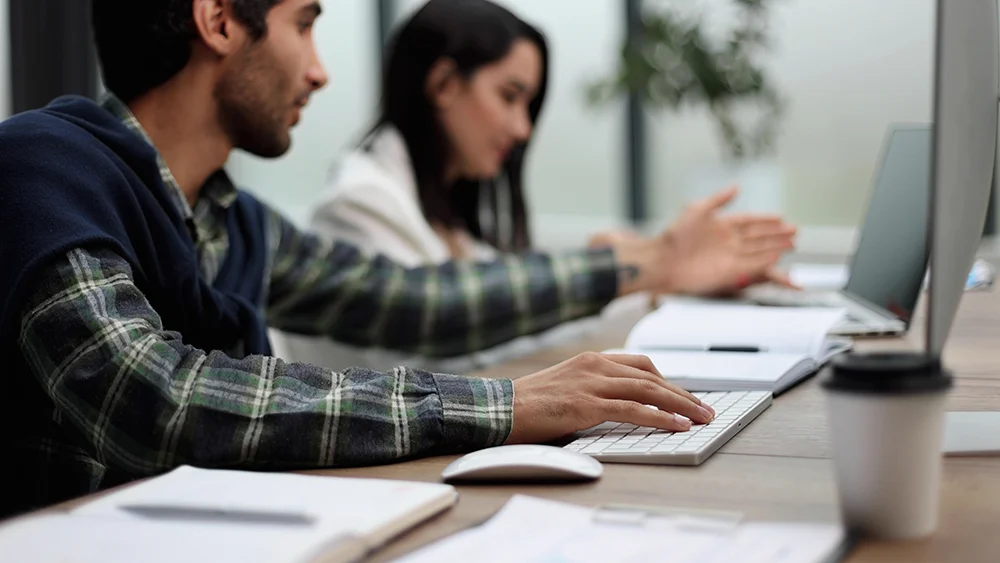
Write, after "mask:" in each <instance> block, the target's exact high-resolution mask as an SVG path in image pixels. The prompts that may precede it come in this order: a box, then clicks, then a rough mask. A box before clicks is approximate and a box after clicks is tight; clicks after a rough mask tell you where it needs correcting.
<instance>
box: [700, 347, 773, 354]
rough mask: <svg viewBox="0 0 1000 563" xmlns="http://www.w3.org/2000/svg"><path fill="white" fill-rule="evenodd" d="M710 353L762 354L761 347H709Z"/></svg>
mask: <svg viewBox="0 0 1000 563" xmlns="http://www.w3.org/2000/svg"><path fill="white" fill-rule="evenodd" d="M708 351H709V352H751V353H757V352H760V351H761V350H760V347H759V346H709V347H708Z"/></svg>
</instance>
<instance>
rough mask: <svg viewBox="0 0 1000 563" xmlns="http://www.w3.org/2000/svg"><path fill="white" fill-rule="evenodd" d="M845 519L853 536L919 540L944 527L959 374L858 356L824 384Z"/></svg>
mask: <svg viewBox="0 0 1000 563" xmlns="http://www.w3.org/2000/svg"><path fill="white" fill-rule="evenodd" d="M823 387H824V388H826V390H827V407H828V415H829V428H830V438H831V441H832V444H833V462H834V468H835V472H836V478H837V490H838V493H839V499H840V510H841V516H842V518H843V520H844V524H845V525H846V526H847V528H848V529H849V530H851V531H852V532H856V533H860V534H863V535H865V536H868V537H878V538H885V539H907V538H918V537H923V536H926V535H929V534H931V533H933V532H934V530H935V529H937V522H938V507H939V503H940V501H939V499H940V490H941V464H942V456H941V441H942V435H943V427H944V405H945V398H946V396H947V392H948V389H949V388H950V387H951V376H950V374H948V373H947V372H946V371H944V370H943V369H942V368H941V365H940V363H939V362H938V361H937V360H934V359H928V358H927V357H925V356H922V355H917V354H870V355H863V354H850V355H844V356H841V357H839V358H837V359H835V360H834V362H833V364H832V365H831V367H830V368H828V370H827V371H826V373H825V374H824V378H823Z"/></svg>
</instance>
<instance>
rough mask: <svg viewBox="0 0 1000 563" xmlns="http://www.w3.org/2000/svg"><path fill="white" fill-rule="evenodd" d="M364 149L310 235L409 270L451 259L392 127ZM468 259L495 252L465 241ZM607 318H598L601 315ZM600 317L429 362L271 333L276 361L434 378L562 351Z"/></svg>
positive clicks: (351, 158)
mask: <svg viewBox="0 0 1000 563" xmlns="http://www.w3.org/2000/svg"><path fill="white" fill-rule="evenodd" d="M369 141H370V150H367V151H365V150H361V149H357V150H354V151H352V152H350V153H348V154H347V155H346V157H345V158H344V159H343V161H342V162H341V163H340V166H339V167H338V169H337V171H336V172H335V174H333V176H332V177H331V181H330V182H329V184H328V186H327V188H326V191H325V193H324V194H323V195H322V197H321V199H320V201H319V203H318V205H317V207H316V208H315V210H314V212H313V217H312V222H311V224H310V228H311V229H312V230H313V231H315V232H316V233H318V234H319V235H321V236H323V237H325V238H328V239H331V240H332V239H336V240H343V241H348V242H351V243H352V244H355V245H357V246H358V247H359V248H361V249H363V250H365V251H368V252H371V253H380V254H384V255H386V256H388V257H389V258H391V259H392V260H393V261H395V262H397V263H398V264H401V265H404V266H409V267H414V266H421V265H429V264H441V263H444V262H447V261H449V260H450V259H451V255H450V253H449V250H448V247H447V245H446V244H445V243H444V241H442V240H441V238H440V237H439V236H438V235H437V233H435V232H434V230H433V229H432V228H431V225H430V224H429V223H428V222H427V221H426V220H425V219H424V216H423V213H422V211H421V209H420V202H419V199H418V196H417V186H416V180H415V179H414V175H413V171H412V167H411V164H410V157H409V154H408V152H407V150H406V144H405V142H404V141H403V138H402V135H400V133H399V132H398V131H397V130H396V129H394V128H391V127H386V128H383V129H381V130H380V131H378V132H376V133H375V134H374V136H373V137H372V138H371V139H369ZM468 245H469V248H468V249H467V250H468V254H469V255H470V256H472V257H474V258H475V259H480V260H484V259H485V260H488V259H491V258H492V257H495V256H496V255H497V252H496V250H495V249H493V248H492V247H490V246H489V245H486V244H484V243H481V242H478V241H475V240H473V239H472V238H471V237H469V239H468ZM607 314H608V312H607V311H606V312H605V315H603V316H606V315H607ZM598 320H599V317H593V318H589V319H582V320H578V321H574V322H571V323H566V324H564V325H561V326H558V327H555V328H553V329H550V330H549V331H546V332H544V333H541V334H538V335H534V336H528V337H521V338H518V339H516V340H514V341H511V342H508V343H506V344H502V345H500V346H497V347H495V348H492V349H489V350H486V351H482V352H476V353H473V354H470V355H467V356H462V357H456V358H448V359H430V358H423V357H419V356H415V355H410V354H403V353H399V352H393V351H386V350H379V349H363V350H362V349H357V348H354V347H350V346H347V345H344V344H340V343H336V342H333V341H331V340H329V339H327V338H322V337H303V336H298V335H290V334H285V333H282V332H280V331H274V330H272V331H271V337H272V343H273V346H274V351H275V355H276V356H279V357H282V358H285V359H287V360H292V361H301V362H308V363H312V364H316V365H321V366H324V367H328V368H331V369H335V370H342V369H345V368H348V367H352V366H362V367H368V368H371V369H376V370H380V371H385V370H389V369H392V368H393V367H396V366H400V365H406V366H409V367H413V368H419V369H425V370H428V371H434V372H439V373H466V372H469V371H473V370H475V369H479V368H483V367H486V366H489V365H493V364H496V363H499V362H502V361H505V360H508V359H512V358H515V357H519V356H524V355H527V354H530V353H532V352H535V351H538V350H541V349H544V348H548V347H551V346H555V345H558V344H564V343H567V342H570V341H572V340H574V339H577V338H580V337H582V336H584V335H585V334H587V333H588V332H592V331H593V330H594V329H595V327H596V326H597V325H598V324H599V323H598Z"/></svg>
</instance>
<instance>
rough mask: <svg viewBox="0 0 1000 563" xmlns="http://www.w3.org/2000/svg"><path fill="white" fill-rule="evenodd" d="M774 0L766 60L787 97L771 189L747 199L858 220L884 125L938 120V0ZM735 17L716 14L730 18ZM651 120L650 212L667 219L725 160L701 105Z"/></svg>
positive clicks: (820, 220)
mask: <svg viewBox="0 0 1000 563" xmlns="http://www.w3.org/2000/svg"><path fill="white" fill-rule="evenodd" d="M720 2H723V3H731V0H701V1H700V2H699V3H698V6H699V8H700V9H703V10H706V11H709V10H715V8H717V5H718V4H719V3H720ZM674 4H676V3H674ZM771 6H772V7H771V13H772V28H771V29H772V36H773V38H774V52H773V55H772V56H771V58H770V60H769V62H768V66H769V68H771V70H772V73H773V76H774V78H775V79H776V80H777V82H778V85H779V87H780V88H781V89H782V91H783V93H784V94H785V96H786V97H787V98H788V101H789V104H790V105H789V107H788V112H787V115H786V117H785V121H784V127H783V133H782V135H781V137H780V140H779V142H778V150H777V154H776V155H775V157H774V160H775V162H774V163H773V164H776V169H777V172H778V173H779V176H778V177H777V178H775V179H773V180H774V181H775V182H776V186H777V189H776V194H775V197H774V199H773V200H772V198H770V197H768V194H767V193H757V194H754V193H749V194H747V196H748V199H753V198H754V196H757V202H756V204H754V203H753V202H750V203H748V204H747V207H769V206H771V203H774V202H775V200H776V206H777V207H778V208H777V209H776V211H781V212H783V213H784V214H786V215H787V216H788V217H789V218H790V219H792V220H793V221H796V222H798V223H800V224H802V225H805V226H835V227H852V226H854V225H856V224H857V223H858V221H859V219H860V217H861V214H862V213H863V210H864V208H865V206H866V203H867V197H868V194H869V190H870V187H871V182H872V175H873V173H874V169H875V165H876V162H877V159H878V157H879V152H880V149H881V146H882V142H883V139H884V135H885V132H886V128H887V126H888V125H889V124H890V123H892V122H923V123H927V122H929V121H930V120H931V84H932V80H933V49H934V43H933V28H934V2H933V1H932V0H879V1H878V2H872V1H870V0H781V1H774V2H771ZM730 15H731V14H730V13H728V12H726V11H725V10H717V11H715V12H714V13H711V16H712V20H713V21H715V22H718V23H719V24H721V25H723V26H725V25H728V24H729V21H727V18H729V17H730ZM730 21H731V20H730ZM650 124H651V132H650V133H651V146H652V150H653V154H655V155H656V157H654V158H652V159H651V163H652V171H651V176H652V182H653V185H654V187H655V190H656V191H655V194H654V197H653V206H654V210H655V211H654V212H655V214H656V216H657V217H660V218H666V217H671V216H673V215H675V214H676V212H677V211H678V209H679V207H680V205H681V203H682V202H683V201H684V200H685V199H688V198H690V197H692V196H694V195H696V193H695V192H698V184H699V183H701V182H700V179H703V178H704V177H706V176H707V175H708V174H707V173H708V172H709V171H712V170H713V169H715V170H717V169H718V168H719V167H720V166H721V165H722V163H723V159H722V157H721V155H720V150H719V145H720V142H719V140H718V137H717V136H716V132H715V129H714V125H713V122H712V121H711V120H710V118H709V117H708V116H707V115H706V114H705V112H704V111H694V110H692V111H685V112H683V113H680V114H669V113H661V114H657V115H656V116H655V117H653V118H651V120H650ZM766 183H767V182H765V184H766ZM759 191H760V192H765V191H767V189H766V187H762V188H759Z"/></svg>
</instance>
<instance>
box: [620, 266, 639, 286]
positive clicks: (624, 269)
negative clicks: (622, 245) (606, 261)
mask: <svg viewBox="0 0 1000 563" xmlns="http://www.w3.org/2000/svg"><path fill="white" fill-rule="evenodd" d="M640 273H641V270H640V269H639V266H637V265H635V264H622V265H620V266H618V283H628V282H634V281H635V280H636V279H637V278H638V277H639V274H640Z"/></svg>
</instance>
